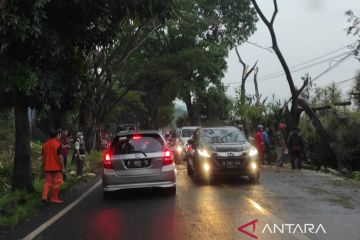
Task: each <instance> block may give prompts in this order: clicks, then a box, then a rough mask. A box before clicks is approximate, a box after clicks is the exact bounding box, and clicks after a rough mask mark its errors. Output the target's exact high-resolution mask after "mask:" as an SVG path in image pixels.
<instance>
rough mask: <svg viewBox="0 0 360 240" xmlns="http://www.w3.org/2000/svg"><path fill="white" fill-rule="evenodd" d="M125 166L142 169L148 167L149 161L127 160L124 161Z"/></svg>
mask: <svg viewBox="0 0 360 240" xmlns="http://www.w3.org/2000/svg"><path fill="white" fill-rule="evenodd" d="M125 166H126V167H127V168H143V167H148V166H150V160H148V159H143V160H127V161H125Z"/></svg>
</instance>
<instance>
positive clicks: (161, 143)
mask: <svg viewBox="0 0 360 240" xmlns="http://www.w3.org/2000/svg"><path fill="white" fill-rule="evenodd" d="M103 164H104V170H103V175H102V184H103V193H104V197H107V196H108V194H109V192H111V191H116V190H120V189H129V188H148V187H160V188H167V189H168V191H169V192H170V193H172V194H175V193H176V177H175V173H176V170H175V164H174V158H173V154H172V152H171V151H170V150H169V149H168V146H167V145H166V142H165V140H164V138H163V137H162V136H161V133H160V132H159V131H140V132H136V133H134V132H123V133H120V134H119V135H118V136H116V137H115V138H114V140H113V141H112V144H111V146H110V149H109V150H108V151H107V152H106V153H105V156H104V161H103Z"/></svg>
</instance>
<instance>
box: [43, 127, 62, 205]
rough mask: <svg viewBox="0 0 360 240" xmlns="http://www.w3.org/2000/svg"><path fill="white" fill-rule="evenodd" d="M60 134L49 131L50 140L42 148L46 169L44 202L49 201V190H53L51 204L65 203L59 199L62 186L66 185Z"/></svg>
mask: <svg viewBox="0 0 360 240" xmlns="http://www.w3.org/2000/svg"><path fill="white" fill-rule="evenodd" d="M60 137H61V134H60V132H56V131H55V130H50V131H49V140H47V141H46V142H45V143H44V144H43V146H42V161H43V169H44V175H45V179H44V186H43V192H42V197H41V199H42V201H43V202H47V201H48V194H49V190H51V198H50V202H51V203H56V204H61V203H63V202H64V201H62V200H60V199H59V190H60V186H61V185H62V184H63V183H64V181H63V173H64V171H65V168H64V161H63V158H62V150H61V143H60Z"/></svg>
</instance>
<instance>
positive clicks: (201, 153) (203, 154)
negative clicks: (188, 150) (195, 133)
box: [198, 149, 210, 157]
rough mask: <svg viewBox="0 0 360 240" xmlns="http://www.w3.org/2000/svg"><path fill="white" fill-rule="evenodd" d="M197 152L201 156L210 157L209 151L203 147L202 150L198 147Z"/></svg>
mask: <svg viewBox="0 0 360 240" xmlns="http://www.w3.org/2000/svg"><path fill="white" fill-rule="evenodd" d="M198 152H199V155H200V156H202V157H210V155H209V153H208V152H207V151H206V150H205V149H203V150H201V149H199V150H198Z"/></svg>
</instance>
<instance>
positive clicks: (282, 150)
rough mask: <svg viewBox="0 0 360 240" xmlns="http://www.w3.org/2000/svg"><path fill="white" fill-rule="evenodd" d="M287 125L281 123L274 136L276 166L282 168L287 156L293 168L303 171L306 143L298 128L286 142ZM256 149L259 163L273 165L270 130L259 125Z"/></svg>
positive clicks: (256, 133) (290, 134) (294, 128)
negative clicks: (302, 163) (303, 155)
mask: <svg viewBox="0 0 360 240" xmlns="http://www.w3.org/2000/svg"><path fill="white" fill-rule="evenodd" d="M285 130H286V125H285V124H284V123H280V124H279V126H278V130H277V131H276V133H275V136H274V143H275V149H276V166H277V167H282V166H283V164H284V161H285V159H286V157H287V156H289V157H290V162H291V168H292V169H295V168H298V169H301V160H302V152H303V150H304V142H303V139H302V137H301V135H300V133H299V129H298V128H297V127H293V128H292V130H291V131H290V133H289V135H288V138H287V141H285ZM255 147H256V149H257V151H258V156H259V163H261V164H263V165H264V164H269V165H270V164H271V145H270V132H269V128H268V127H266V128H264V126H263V125H261V124H259V125H258V126H257V129H256V132H255Z"/></svg>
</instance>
